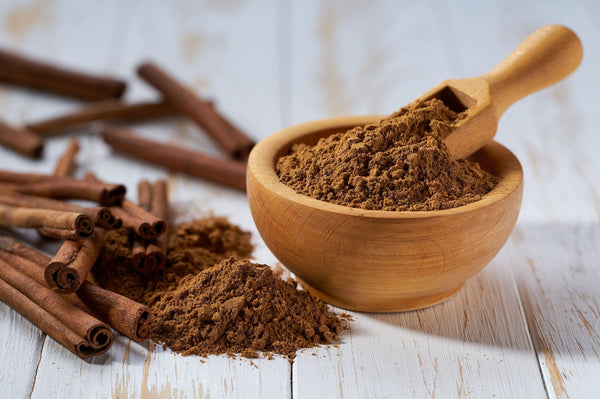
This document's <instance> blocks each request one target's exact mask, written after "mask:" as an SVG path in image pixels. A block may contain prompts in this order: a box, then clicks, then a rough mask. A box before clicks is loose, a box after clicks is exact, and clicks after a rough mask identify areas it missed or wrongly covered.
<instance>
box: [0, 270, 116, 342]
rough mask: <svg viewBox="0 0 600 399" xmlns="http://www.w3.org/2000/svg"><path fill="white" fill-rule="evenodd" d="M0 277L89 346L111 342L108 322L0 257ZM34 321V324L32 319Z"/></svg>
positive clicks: (111, 336)
mask: <svg viewBox="0 0 600 399" xmlns="http://www.w3.org/2000/svg"><path fill="white" fill-rule="evenodd" d="M0 279H1V280H2V281H4V282H5V283H7V284H9V285H10V286H12V287H13V288H15V289H17V290H18V291H20V292H21V293H22V294H24V295H25V296H26V297H27V298H29V299H30V300H31V301H32V302H33V303H35V304H36V305H37V306H38V307H40V308H42V309H43V310H45V311H46V312H47V313H50V314H51V315H52V316H53V317H54V318H55V319H57V320H58V321H60V322H61V323H62V324H63V325H64V326H66V327H67V328H68V329H70V330H71V331H72V332H73V333H75V334H76V335H77V336H79V337H81V338H83V339H84V340H85V341H87V342H88V343H89V346H90V347H91V348H92V349H95V350H97V351H98V350H106V349H108V347H110V345H111V344H112V340H113V334H112V331H111V329H110V327H109V326H108V325H106V324H105V323H102V322H101V321H100V320H98V319H96V318H95V317H93V316H92V315H90V314H88V313H86V312H84V311H83V310H81V309H79V308H78V307H76V306H74V305H73V304H71V303H69V302H67V301H66V300H65V299H64V298H62V297H61V296H60V295H58V294H57V293H55V292H52V291H51V290H50V289H48V288H47V287H45V286H43V285H41V284H38V283H36V282H35V281H34V280H33V279H31V278H30V277H28V276H27V275H25V274H23V273H20V272H19V271H18V270H16V269H15V268H13V267H12V266H11V265H9V264H8V263H6V262H4V261H2V260H0ZM32 321H33V320H32ZM33 322H34V324H35V321H33Z"/></svg>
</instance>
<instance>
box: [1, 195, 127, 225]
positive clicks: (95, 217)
mask: <svg viewBox="0 0 600 399" xmlns="http://www.w3.org/2000/svg"><path fill="white" fill-rule="evenodd" d="M0 204H4V205H11V206H14V207H19V208H39V209H51V210H55V211H65V212H77V213H84V214H86V215H88V216H89V217H90V218H91V219H92V221H93V222H94V225H96V226H97V227H102V228H104V229H107V230H111V229H116V228H119V227H121V224H122V223H123V221H122V220H121V219H119V218H117V217H115V216H114V215H113V214H112V213H111V211H110V209H109V208H105V207H84V206H78V205H75V204H71V203H68V202H64V201H58V200H55V199H52V198H45V197H36V196H33V195H26V194H20V193H15V192H6V193H0Z"/></svg>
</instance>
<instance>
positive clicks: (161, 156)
mask: <svg viewBox="0 0 600 399" xmlns="http://www.w3.org/2000/svg"><path fill="white" fill-rule="evenodd" d="M102 137H103V138H104V141H105V142H106V143H107V144H108V145H110V146H111V147H113V148H114V149H115V150H117V151H120V152H124V153H126V154H129V155H131V156H134V157H136V158H141V159H144V160H146V161H148V162H151V163H153V164H157V165H162V166H165V167H167V168H169V169H172V170H177V171H180V172H184V173H187V174H190V175H192V176H197V177H202V178H204V179H207V180H211V181H214V182H217V183H221V184H224V185H226V186H230V187H234V188H237V189H240V190H244V191H245V190H246V165H245V164H243V163H241V162H234V161H228V160H224V159H220V158H216V157H212V156H209V155H205V154H201V153H198V152H194V151H190V150H188V149H185V148H181V147H176V146H174V145H170V144H163V143H159V142H156V141H152V140H148V139H144V138H141V137H138V136H136V135H135V134H132V132H131V131H129V130H126V129H121V128H116V127H107V128H105V129H104V130H103V131H102ZM0 180H1V179H0Z"/></svg>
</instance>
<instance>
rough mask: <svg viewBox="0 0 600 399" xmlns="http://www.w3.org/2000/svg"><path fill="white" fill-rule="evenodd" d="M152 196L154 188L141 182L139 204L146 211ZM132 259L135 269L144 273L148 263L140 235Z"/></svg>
mask: <svg viewBox="0 0 600 399" xmlns="http://www.w3.org/2000/svg"><path fill="white" fill-rule="evenodd" d="M151 195H152V186H151V185H150V183H149V182H148V180H142V181H140V182H139V184H138V204H139V206H140V207H141V208H143V209H145V210H146V211H149V210H150V202H151ZM131 257H132V259H131V264H132V266H133V268H134V269H135V270H137V271H138V272H141V271H143V270H144V264H145V263H146V242H145V241H144V240H143V239H142V238H141V237H140V236H139V235H136V237H134V239H133V248H132V250H131Z"/></svg>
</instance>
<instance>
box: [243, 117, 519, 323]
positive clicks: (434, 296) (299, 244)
mask: <svg viewBox="0 0 600 399" xmlns="http://www.w3.org/2000/svg"><path fill="white" fill-rule="evenodd" d="M379 119H381V117H380V116H360V117H341V118H331V119H325V120H321V121H315V122H309V123H303V124H300V125H297V126H292V127H289V128H286V129H283V130H281V131H279V132H277V133H274V134H272V135H271V136H269V137H267V138H265V139H264V140H262V141H261V142H260V143H258V144H257V145H256V146H255V147H254V149H253V150H252V153H251V154H250V158H249V160H248V172H247V192H248V200H249V202H250V209H251V211H252V216H253V217H254V221H255V223H256V226H257V228H258V231H259V232H260V234H261V236H262V238H263V239H264V241H265V243H266V244H267V246H268V247H269V248H270V249H271V251H272V252H273V254H275V256H276V257H277V258H278V259H279V260H280V261H281V263H283V264H284V265H285V266H286V267H287V268H288V269H289V270H291V271H292V272H293V273H294V274H295V275H296V276H297V277H298V279H299V280H300V282H301V284H302V285H304V286H305V287H306V288H307V289H308V290H310V291H311V292H312V293H313V294H315V295H316V296H318V297H320V298H321V299H323V300H325V301H327V302H329V303H331V304H333V305H336V306H339V307H342V308H346V309H352V310H359V311H368V312H393V311H404V310H411V309H418V308H422V307H426V306H429V305H433V304H435V303H438V302H441V301H443V300H445V299H447V298H448V297H450V296H451V295H452V294H454V293H456V292H457V291H458V290H459V289H460V287H461V286H462V285H463V284H464V282H465V281H466V280H467V279H468V278H470V277H472V276H474V275H475V274H476V273H477V272H479V271H480V270H481V269H483V267H484V266H485V265H487V264H488V262H490V261H491V260H492V258H493V257H494V256H495V255H496V254H497V253H498V251H500V249H501V248H502V246H503V245H504V243H505V242H506V240H507V239H508V236H509V235H510V233H511V231H512V229H513V227H514V225H515V222H516V220H517V216H518V214H519V208H520V206H521V197H522V194H523V170H522V169H521V164H520V163H519V161H518V160H517V158H516V157H515V156H514V155H513V154H512V153H511V152H510V151H509V150H508V149H506V148H505V147H503V146H502V145H500V144H498V143H496V142H493V143H490V144H488V145H486V146H485V147H484V148H483V149H481V150H479V151H478V152H477V153H475V154H474V155H473V156H472V157H471V158H472V159H473V160H475V161H477V162H479V164H480V165H481V166H482V168H483V169H485V170H487V171H489V172H491V173H493V174H495V175H496V176H500V177H501V180H500V182H499V183H498V185H497V186H496V187H495V188H494V189H493V190H492V191H491V192H490V193H488V194H487V195H486V196H484V197H483V198H482V199H481V200H480V201H477V202H473V203H470V204H468V205H465V206H461V207H458V208H453V209H446V210H441V211H430V212H426V211H420V212H393V211H374V210H363V209H358V208H350V207H346V206H342V205H335V204H331V203H328V202H324V201H320V200H317V199H314V198H311V197H308V196H305V195H302V194H298V193H296V192H295V191H294V190H293V189H292V188H291V187H289V186H287V185H285V184H284V183H282V182H280V181H279V178H278V176H277V173H276V172H275V164H276V162H277V159H278V158H279V157H280V156H282V155H284V154H287V153H288V152H289V150H290V146H291V145H292V144H294V143H300V142H301V143H311V144H314V143H316V142H317V140H318V139H320V138H321V137H326V136H328V135H330V134H332V133H336V132H342V131H346V130H348V129H350V128H352V127H355V126H358V125H364V124H367V123H372V122H376V121H378V120H379Z"/></svg>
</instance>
